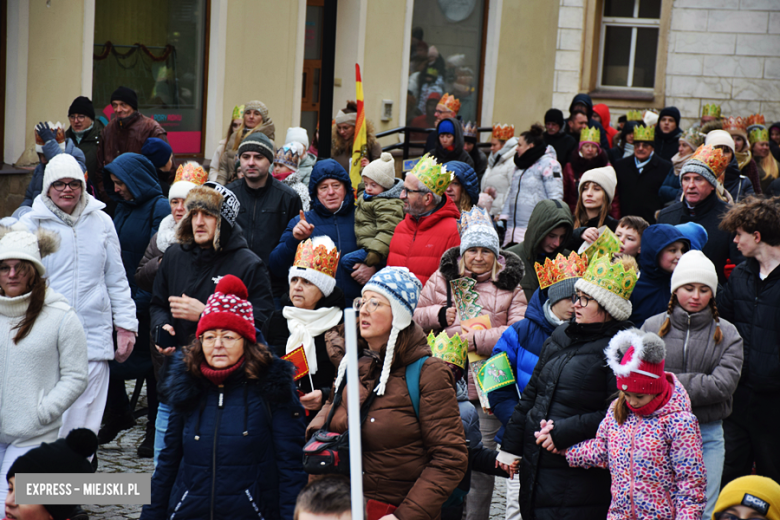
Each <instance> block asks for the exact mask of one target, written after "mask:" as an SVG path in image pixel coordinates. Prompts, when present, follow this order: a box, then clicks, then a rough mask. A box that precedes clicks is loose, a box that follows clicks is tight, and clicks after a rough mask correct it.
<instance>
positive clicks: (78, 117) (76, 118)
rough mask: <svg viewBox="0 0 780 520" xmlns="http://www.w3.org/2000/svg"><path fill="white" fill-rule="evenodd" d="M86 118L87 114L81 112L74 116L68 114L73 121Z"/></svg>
mask: <svg viewBox="0 0 780 520" xmlns="http://www.w3.org/2000/svg"><path fill="white" fill-rule="evenodd" d="M86 118H87V116H85V115H81V114H73V115H72V116H68V119H70V120H71V121H79V122H81V121H84V120H85V119H86Z"/></svg>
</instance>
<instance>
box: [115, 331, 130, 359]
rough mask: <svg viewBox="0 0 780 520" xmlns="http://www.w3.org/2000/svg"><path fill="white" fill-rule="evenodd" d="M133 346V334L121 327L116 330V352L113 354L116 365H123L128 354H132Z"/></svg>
mask: <svg viewBox="0 0 780 520" xmlns="http://www.w3.org/2000/svg"><path fill="white" fill-rule="evenodd" d="M134 346H135V332H132V331H130V330H125V329H123V328H122V327H117V328H116V352H114V359H116V361H117V363H124V362H125V361H127V358H129V357H130V354H132V353H133V347H134Z"/></svg>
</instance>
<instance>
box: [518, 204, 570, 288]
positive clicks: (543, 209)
mask: <svg viewBox="0 0 780 520" xmlns="http://www.w3.org/2000/svg"><path fill="white" fill-rule="evenodd" d="M559 226H566V234H565V235H564V236H563V239H562V240H561V245H560V246H559V247H558V249H556V250H555V251H553V252H552V253H549V254H548V253H545V252H543V251H539V248H540V246H541V244H542V240H543V239H544V238H545V237H546V236H547V235H548V234H549V233H550V232H552V230H554V229H555V228H557V227H559ZM573 228H574V218H573V217H572V216H571V210H570V209H569V205H568V204H566V203H565V202H562V201H560V200H555V199H545V200H541V201H539V203H538V204H537V205H536V206H535V207H534V210H533V212H532V213H531V218H530V219H529V220H528V228H527V229H526V232H525V240H523V241H522V242H520V243H519V244H517V245H515V246H512V247H510V248H509V249H508V251H511V252H512V253H514V254H516V255H517V256H519V257H520V259H521V260H522V261H523V267H524V268H525V269H524V273H523V279H522V280H520V286H521V287H522V288H523V291H524V292H525V297H526V300H527V301H529V302H530V301H531V297H532V296H533V294H534V291H536V289H538V288H539V279H538V278H537V277H536V269H534V263H536V262H544V259H545V258H555V256H556V255H557V254H558V253H562V254H564V255H568V254H569V251H568V250H566V249H564V247H565V246H566V244H567V243H568V242H569V238H571V233H572V229H573Z"/></svg>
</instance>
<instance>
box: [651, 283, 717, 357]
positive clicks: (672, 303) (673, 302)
mask: <svg viewBox="0 0 780 520" xmlns="http://www.w3.org/2000/svg"><path fill="white" fill-rule="evenodd" d="M678 304H679V302H678V301H677V295H676V294H672V297H671V298H669V306H668V307H667V308H666V319H664V322H663V323H662V324H661V328H660V329H659V330H658V335H659V336H660V337H662V338H663V337H664V336H666V335H667V334H669V331H670V330H672V319H671V318H672V311H673V310H674V308H675V307H676V306H677V305H678ZM709 306H710V309H712V318H713V319H714V320H715V334H713V336H712V339H714V340H715V344H716V345H717V344H718V343H720V342H721V341H722V340H723V331H722V330H720V316H719V315H718V306H717V305H716V304H715V298H714V297H712V298H710V303H709Z"/></svg>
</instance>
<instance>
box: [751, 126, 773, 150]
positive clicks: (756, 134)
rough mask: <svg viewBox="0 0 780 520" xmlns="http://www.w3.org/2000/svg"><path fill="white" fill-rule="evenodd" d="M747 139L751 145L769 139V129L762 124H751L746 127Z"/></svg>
mask: <svg viewBox="0 0 780 520" xmlns="http://www.w3.org/2000/svg"><path fill="white" fill-rule="evenodd" d="M748 141H750V145H751V146H752V145H753V144H755V143H764V142H766V141H769V130H768V129H767V127H765V126H764V125H752V126H749V127H748Z"/></svg>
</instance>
